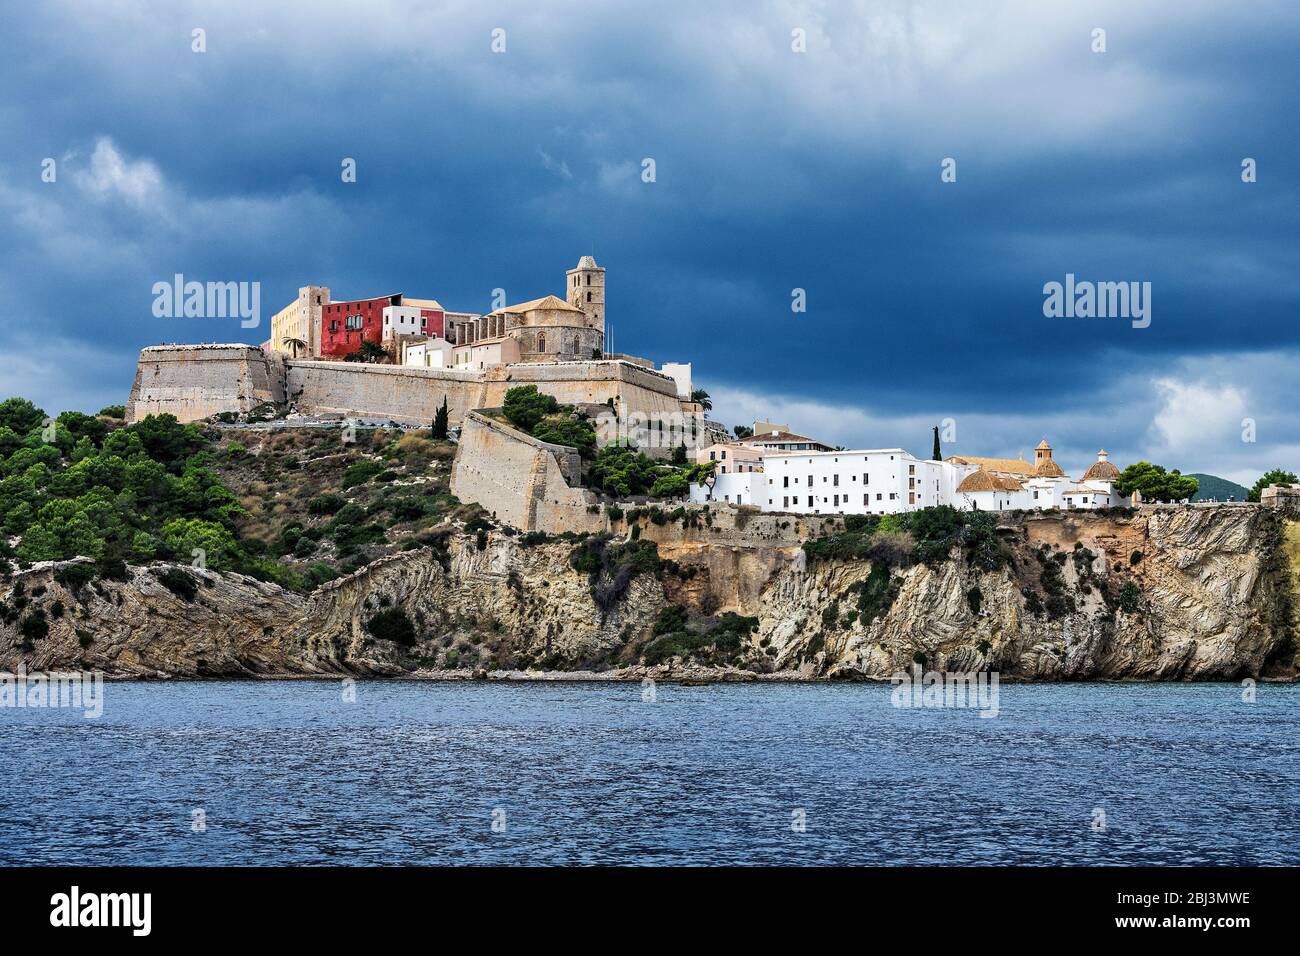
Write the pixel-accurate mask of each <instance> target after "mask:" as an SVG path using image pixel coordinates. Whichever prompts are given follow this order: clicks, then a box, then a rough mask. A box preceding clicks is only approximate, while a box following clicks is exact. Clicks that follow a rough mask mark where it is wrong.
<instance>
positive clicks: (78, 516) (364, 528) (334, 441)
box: [0, 398, 480, 593]
mask: <svg viewBox="0 0 1300 956" xmlns="http://www.w3.org/2000/svg"><path fill="white" fill-rule="evenodd" d="M123 412H124V409H122V407H121V406H116V407H111V408H108V409H105V410H104V412H102V413H101V414H99V415H93V416H92V415H84V414H81V413H79V412H65V413H63V414H62V415H60V416H59V417H58V418H57V419H54V420H50V419H49V418H48V416H47V415H46V413H45V412H44V411H43V410H41V409H39V408H36V407H35V406H34V405H32V403H31V402H28V401H26V400H24V399H18V398H12V399H8V400H7V401H4V402H2V403H0V530H2V531H3V532H4V533H3V535H0V559H3V560H0V570H3V571H4V572H6V573H8V572H9V571H10V559H12V560H15V561H18V562H19V563H20V565H27V564H31V563H34V562H37V561H49V560H65V559H69V558H74V557H79V556H81V557H88V558H91V559H93V560H94V561H95V562H96V565H95V566H93V567H92V568H91V569H90V570H89V571H86V572H78V573H79V574H99V575H101V576H121V574H122V573H123V571H122V569H123V568H124V567H125V566H126V565H127V564H141V563H146V562H149V561H152V560H155V559H157V560H169V561H176V562H180V563H184V564H191V563H193V564H195V565H197V566H202V567H207V568H211V569H213V570H219V571H220V570H231V571H238V572H241V573H244V574H249V575H252V576H254V577H258V578H261V579H263V580H269V581H276V582H278V583H280V584H283V585H285V586H287V587H294V588H303V589H307V588H311V587H314V586H316V585H319V584H320V583H322V582H323V581H327V580H329V579H330V578H333V577H337V576H338V575H340V574H344V573H348V572H349V571H352V570H355V569H357V568H359V567H361V566H362V565H364V564H366V563H368V562H369V561H371V560H374V559H375V558H376V557H380V556H382V555H383V554H387V553H391V552H393V551H395V550H398V549H399V548H405V547H415V546H419V545H420V544H429V545H431V546H434V547H435V548H438V547H444V548H445V545H444V544H443V541H444V539H445V537H446V530H448V529H449V527H450V525H449V524H448V523H449V522H451V521H453V520H456V521H461V522H464V521H467V520H469V519H471V518H472V517H473V514H476V513H477V512H478V511H479V510H480V509H478V508H477V507H476V506H470V507H468V508H466V507H463V506H461V505H460V503H459V502H458V501H457V500H456V499H455V498H454V497H453V496H452V495H451V494H450V492H449V488H448V484H449V471H450V469H449V462H450V457H451V454H452V446H450V445H448V444H446V443H442V442H434V441H431V440H430V439H429V438H428V437H426V436H427V435H428V433H427V432H426V433H423V434H421V433H406V434H402V433H401V432H398V431H396V430H391V431H390V430H385V429H361V430H358V432H357V435H356V439H357V440H356V441H355V442H344V441H342V440H341V439H342V437H343V436H342V433H341V431H340V430H337V429H323V428H318V429H277V430H273V431H253V430H244V431H240V432H238V433H237V434H238V440H225V439H224V438H223V435H227V436H228V435H231V434H232V432H230V431H229V430H224V429H219V428H215V427H210V426H209V427H204V426H201V425H198V424H188V425H182V424H180V423H179V422H177V420H176V419H175V418H174V417H173V416H171V415H160V416H150V417H148V418H145V419H144V420H143V421H141V422H139V423H137V424H134V425H129V426H128V425H126V424H125V423H124V422H123V421H122V419H121V417H119V416H120V415H121V414H122V413H123ZM443 526H447V528H444V527H443ZM164 583H165V584H167V585H168V586H169V587H171V588H172V589H173V590H174V591H176V589H177V588H180V589H181V591H177V593H182V591H183V590H184V589H185V588H186V584H185V582H183V581H182V580H181V578H180V577H177V576H175V575H173V576H170V577H169V578H168V579H167V580H166V581H164Z"/></svg>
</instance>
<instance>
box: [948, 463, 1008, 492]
mask: <svg viewBox="0 0 1300 956" xmlns="http://www.w3.org/2000/svg"><path fill="white" fill-rule="evenodd" d="M1001 488H1002V485H1001V483H1000V482H999V481H997V480H996V479H995V478H994V477H993V476H992V475H990V474H989V473H988V472H987V471H985V470H984V469H983V468H981V469H979V470H978V471H972V472H971V473H970V474H969V475H967V476H966V477H965V478H963V479H962V480H961V484H960V485H958V486H957V490H958V491H962V492H972V491H1000V490H1001Z"/></svg>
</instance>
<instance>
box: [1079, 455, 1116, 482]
mask: <svg viewBox="0 0 1300 956" xmlns="http://www.w3.org/2000/svg"><path fill="white" fill-rule="evenodd" d="M1119 475H1120V471H1119V469H1118V468H1116V467H1115V466H1114V465H1112V464H1111V463H1110V462H1109V461H1107V460H1106V449H1104V448H1103V449H1102V450H1101V451H1099V452H1097V460H1096V461H1095V462H1093V463H1092V465H1091V466H1089V468H1088V470H1087V471H1085V472H1084V473H1083V478H1082V479H1080V480H1081V481H1114V480H1115V479H1116V478H1118V477H1119Z"/></svg>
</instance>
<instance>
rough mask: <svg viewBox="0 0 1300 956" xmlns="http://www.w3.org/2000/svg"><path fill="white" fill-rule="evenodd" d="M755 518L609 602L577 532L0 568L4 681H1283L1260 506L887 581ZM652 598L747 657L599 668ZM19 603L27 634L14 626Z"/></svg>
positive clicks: (1085, 518)
mask: <svg viewBox="0 0 1300 956" xmlns="http://www.w3.org/2000/svg"><path fill="white" fill-rule="evenodd" d="M756 527H757V530H755V531H754V534H753V535H752V537H753V540H748V539H746V537H745V535H744V533H743V529H741V530H737V529H735V528H726V529H721V530H715V529H712V528H706V529H699V528H696V529H694V530H690V529H686V528H676V529H675V528H674V527H673V526H671V525H663V526H657V527H650V528H647V535H650V534H652V535H653V538H654V540H655V541H656V544H657V545H658V547H659V551H660V555H661V557H664V558H667V559H670V560H671V561H673V562H674V563H675V564H676V566H677V567H678V568H679V569H681V571H680V573H674V574H665V575H664V576H663V577H662V580H661V579H660V578H659V577H656V576H655V575H654V574H650V573H645V574H640V575H637V576H635V577H632V578H631V579H630V581H626V582H623V584H624V585H625V586H623V587H619V588H615V589H614V595H613V596H612V597H606V598H605V599H603V600H598V599H597V598H598V595H597V593H596V591H597V589H593V587H592V584H591V582H590V581H589V579H588V577H587V575H586V574H582V573H579V572H577V571H575V570H573V568H572V567H571V566H570V564H569V556H570V553H571V551H572V549H573V543H572V542H560V541H553V542H549V543H542V544H533V545H532V546H528V545H527V544H526V543H525V541H527V540H528V539H524V538H522V537H521V536H518V535H510V534H507V533H506V532H503V531H492V532H491V533H489V534H488V535H487V538H486V543H485V547H483V548H482V549H480V547H479V546H478V543H477V541H476V537H475V536H474V535H459V536H454V537H452V538H450V539H449V540H448V543H447V548H446V550H445V551H444V552H435V551H433V550H430V549H428V548H424V549H420V550H414V551H407V552H403V553H400V554H397V555H393V556H390V557H387V558H384V559H382V560H380V561H377V562H375V563H374V564H371V565H369V566H367V567H365V568H363V569H361V570H360V571H357V572H356V573H354V574H352V575H350V576H348V577H346V578H342V579H339V580H336V581H333V582H330V583H328V584H326V585H324V586H322V587H320V588H318V589H317V590H316V591H314V592H312V593H311V594H307V595H302V594H296V593H293V592H289V591H285V590H284V589H282V588H280V587H278V586H275V585H272V584H267V583H264V582H261V581H257V580H254V579H252V578H248V577H244V576H242V575H237V574H230V573H213V572H201V571H194V570H193V569H189V568H184V567H182V568H179V569H177V570H182V571H184V572H185V573H187V574H189V575H191V576H192V578H193V580H194V581H195V583H196V585H197V588H196V590H195V593H194V594H193V596H192V597H186V596H185V595H184V594H183V593H182V594H179V595H178V594H177V593H174V592H173V590H171V589H169V588H168V587H167V586H166V585H165V584H164V583H163V580H162V579H161V578H160V576H161V575H164V572H165V571H166V569H167V567H168V566H166V565H162V564H157V565H154V566H152V567H149V568H131V569H130V570H129V575H128V579H127V580H125V581H114V580H106V579H102V578H101V579H98V580H95V581H92V582H90V583H89V584H85V585H82V586H80V587H77V588H69V587H66V586H64V585H63V584H61V583H59V581H58V580H57V577H56V572H57V571H58V570H59V568H60V567H62V566H61V565H56V564H41V565H36V566H35V567H33V568H30V569H28V570H26V571H21V572H19V573H18V574H16V575H15V576H14V577H13V578H12V579H11V580H9V581H4V582H0V612H4V613H3V614H0V671H13V670H15V669H16V668H17V667H18V666H19V665H23V666H25V667H26V668H27V670H28V671H35V670H74V669H86V670H101V671H103V672H105V673H106V674H108V675H110V676H122V677H164V676H168V677H206V676H212V677H215V676H293V675H304V676H305V675H347V674H355V675H396V674H407V673H412V672H425V673H427V674H439V675H444V669H445V668H447V667H448V666H449V665H448V663H447V660H448V658H447V653H448V649H449V648H450V647H452V645H453V643H454V644H455V646H456V647H467V646H469V645H471V644H472V645H473V647H474V648H475V653H476V654H481V655H482V657H481V658H476V660H479V661H481V662H482V664H483V665H484V666H486V665H487V664H488V662H489V659H493V660H495V661H496V665H495V666H496V667H498V668H499V670H495V671H492V676H495V677H505V676H523V675H524V668H525V667H529V668H535V669H540V670H551V671H575V672H576V671H582V670H584V669H585V668H597V669H599V670H600V671H601V672H602V673H603V674H605V675H606V676H609V675H611V674H614V675H617V676H620V677H623V678H625V679H641V678H644V677H654V678H664V677H669V678H674V679H692V680H693V679H706V678H707V677H709V676H713V677H714V678H715V679H752V678H756V677H768V678H770V679H808V678H815V677H831V678H887V677H889V676H890V675H892V674H894V673H897V672H899V671H902V670H905V669H907V668H910V667H911V666H912V665H913V663H914V662H920V661H923V662H924V664H925V667H926V669H933V670H956V671H971V670H996V671H999V672H1000V673H1001V674H1002V675H1003V676H1004V677H1007V678H1015V679H1025V680H1093V679H1141V680H1237V679H1241V678H1244V677H1255V678H1259V677H1266V678H1276V679H1295V677H1296V671H1297V667H1296V645H1295V641H1294V634H1295V633H1296V623H1297V620H1296V611H1295V609H1296V608H1297V607H1298V606H1300V600H1297V597H1300V521H1297V520H1295V518H1294V517H1288V516H1283V515H1280V514H1279V513H1278V512H1277V511H1276V510H1274V509H1263V508H1258V507H1247V506H1237V507H1220V508H1192V509H1176V508H1170V509H1151V510H1143V511H1141V512H1139V513H1138V514H1136V515H1133V516H1130V517H1122V516H1111V515H1095V514H1088V513H1063V514H1051V515H1043V516H1033V517H1027V518H1021V519H1012V518H1008V519H1007V520H1006V522H1005V524H1004V527H1003V528H1002V529H1000V530H1001V534H1002V536H1003V538H1004V541H1005V542H1006V544H1007V547H1008V550H1009V552H1010V554H1011V557H1012V560H1011V561H1010V562H1009V563H1008V564H1007V565H1006V566H1004V567H1001V568H1000V569H999V570H997V571H982V570H979V569H977V568H974V567H972V566H971V565H970V564H968V563H967V561H966V560H965V559H964V558H963V557H962V556H961V555H960V554H959V553H954V555H953V556H952V557H951V558H950V559H949V560H947V561H944V562H941V563H939V564H937V565H935V566H927V565H924V564H920V565H913V566H910V567H904V568H896V569H894V570H893V571H892V572H890V574H889V576H888V577H887V578H885V577H884V576H883V572H884V570H885V569H884V568H883V567H882V568H876V569H873V567H872V564H871V563H870V562H867V561H838V560H836V561H816V560H813V559H810V558H807V557H806V556H805V555H804V553H803V552H802V551H801V550H800V549H799V547H798V546H797V543H794V542H793V541H792V540H790V538H789V537H787V536H786V534H787V533H792V532H793V530H794V529H782V528H781V527H780V526H779V525H771V526H769V525H768V524H760V525H758V526H756ZM760 533H761V535H762V537H759V535H760ZM873 570H874V573H873ZM64 577H65V579H66V575H64ZM882 585H883V586H882ZM873 589H874V590H873ZM183 590H184V589H182V591H183ZM864 592H867V593H869V594H871V595H874V598H873V599H872V600H867V599H864V597H863V594H864ZM1049 598H1054V600H1055V602H1056V603H1055V604H1050V602H1049V600H1048V599H1049ZM670 603H678V604H682V605H684V606H685V607H687V608H688V609H689V610H690V611H691V612H692V613H694V614H706V615H707V614H713V613H715V612H717V611H725V610H734V611H737V612H739V613H741V614H745V615H751V616H756V617H757V618H758V619H759V627H758V630H757V631H756V632H755V633H754V634H753V635H751V637H750V639H749V640H750V645H749V646H748V650H747V652H746V654H747V657H746V658H745V659H746V660H748V661H749V662H750V664H749V665H747V667H748V669H737V668H734V667H732V668H713V669H710V668H708V667H701V666H699V665H696V664H690V663H687V662H681V661H678V662H676V663H672V662H670V663H667V664H663V665H657V666H656V667H652V668H646V667H640V666H632V667H623V668H621V669H620V670H618V671H610V670H608V668H609V665H610V663H611V662H615V663H620V664H625V663H634V660H631V659H630V657H631V658H634V657H635V655H630V657H629V656H628V655H625V656H623V657H622V658H621V659H619V660H616V658H618V655H619V652H620V651H622V650H623V649H624V648H625V647H626V645H627V644H628V643H629V642H631V641H634V640H640V639H644V638H645V637H646V636H647V635H648V633H649V629H650V627H651V626H652V624H653V622H654V620H655V618H656V616H657V615H658V613H659V611H660V610H661V609H663V608H664V607H665V606H667V605H668V604H670ZM56 605H58V607H57V609H56ZM399 609H400V610H401V611H402V612H404V615H405V619H406V620H409V621H410V622H411V630H412V632H413V633H411V634H409V635H408V636H407V639H405V640H394V639H386V638H383V637H377V636H376V635H375V633H374V632H373V631H372V628H371V626H369V625H370V623H371V622H373V621H374V620H375V619H376V617H377V616H378V615H381V614H382V613H383V612H385V611H392V612H395V611H397V610H399ZM36 610H39V611H40V612H41V613H42V614H43V616H44V620H45V621H46V623H47V625H48V633H46V634H45V635H44V636H40V635H39V633H38V632H33V629H32V628H30V627H27V628H24V620H25V619H27V618H29V617H31V615H32V614H33V612H34V611H36ZM56 610H57V613H56ZM494 654H495V655H496V657H495V658H493V657H492V655H494ZM519 661H525V662H527V663H526V664H525V665H523V666H521V665H520V664H519ZM479 666H480V665H478V664H476V665H475V667H474V669H465V668H464V666H463V665H462V667H461V669H460V670H459V671H455V672H454V673H456V674H458V675H459V676H466V677H468V676H470V674H471V673H473V672H474V670H477V669H478V668H479ZM514 671H518V673H512V672H514ZM446 673H448V674H449V673H453V672H451V671H448V672H446ZM528 673H530V674H532V673H536V670H533V671H528ZM480 676H484V675H483V674H482V673H480Z"/></svg>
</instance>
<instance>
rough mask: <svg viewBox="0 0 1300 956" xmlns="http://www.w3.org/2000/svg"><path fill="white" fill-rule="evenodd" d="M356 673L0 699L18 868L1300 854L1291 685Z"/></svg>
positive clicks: (5, 815) (1278, 859) (6, 855)
mask: <svg viewBox="0 0 1300 956" xmlns="http://www.w3.org/2000/svg"><path fill="white" fill-rule="evenodd" d="M340 691H341V688H340V684H339V683H338V682H325V681H320V682H317V681H312V682H305V681H292V682H264V683H251V682H240V683H234V682H231V683H224V682H223V683H175V684H144V683H125V684H110V685H106V687H105V695H106V699H105V708H104V714H103V716H102V717H101V718H100V719H99V720H86V719H84V718H83V717H82V716H81V714H80V713H79V712H75V711H66V710H65V711H51V710H43V711H40V710H14V709H0V863H5V864H31V863H66V864H110V863H117V864H145V865H150V864H218V863H220V864H248V863H268V864H269V863H281V864H298V863H306V864H376V863H386V864H402V863H418V864H436V863H478V864H484V863H493V864H506V863H529V864H548V863H578V864H581V863H632V864H652V863H679V864H703V863H740V864H745V863H786V864H817V863H839V864H980V863H989V864H1015V863H1036V864H1051V863H1066V864H1135V863H1156V864H1247V863H1259V864H1296V863H1300V743H1298V742H1297V736H1298V735H1297V727H1298V722H1297V717H1298V716H1300V687H1296V686H1291V685H1285V686H1280V685H1261V686H1260V687H1259V689H1258V699H1257V701H1256V702H1255V703H1244V702H1243V701H1242V700H1241V689H1240V688H1239V687H1237V686H1235V685H1228V684H1204V685H1192V686H1184V685H1065V686H1061V685H1056V686H1007V685H1003V686H1002V687H1001V688H1000V704H1001V713H1000V715H999V716H998V717H996V718H994V719H981V718H980V717H979V716H978V715H977V712H975V711H969V710H902V709H897V708H895V707H893V706H891V704H890V688H889V687H888V686H887V685H884V686H882V685H843V684H838V685H747V686H737V685H720V686H707V687H678V686H674V685H662V684H661V685H660V686H659V688H658V693H657V699H656V700H655V701H654V702H652V703H651V702H645V701H643V700H642V691H641V687H640V686H639V685H637V684H544V683H538V684H509V685H506V684H468V683H464V684H461V683H422V682H382V681H376V682H360V683H358V684H357V685H356V698H357V699H356V701H355V702H353V703H348V702H345V701H344V700H343V699H342V694H341V692H340ZM200 808H201V809H202V810H203V811H204V814H205V817H206V832H201V833H196V832H193V828H192V821H193V811H194V810H196V809H200ZM1097 809H1100V810H1101V811H1104V813H1105V829H1104V830H1103V831H1098V830H1094V829H1093V826H1092V824H1093V821H1094V819H1095V811H1096V810H1097ZM798 810H802V811H803V813H804V815H805V817H804V819H806V828H805V829H804V831H803V832H797V828H792V826H791V824H792V820H794V814H795V812H796V811H798ZM494 812H496V818H497V819H498V820H501V819H502V818H503V819H504V823H505V829H504V831H503V832H494V830H493V827H492V824H493V819H494Z"/></svg>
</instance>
